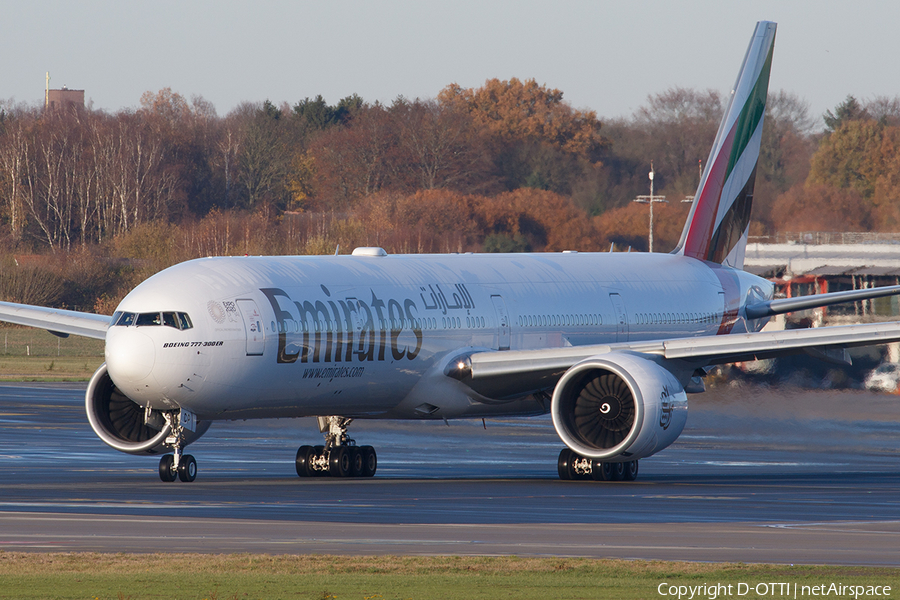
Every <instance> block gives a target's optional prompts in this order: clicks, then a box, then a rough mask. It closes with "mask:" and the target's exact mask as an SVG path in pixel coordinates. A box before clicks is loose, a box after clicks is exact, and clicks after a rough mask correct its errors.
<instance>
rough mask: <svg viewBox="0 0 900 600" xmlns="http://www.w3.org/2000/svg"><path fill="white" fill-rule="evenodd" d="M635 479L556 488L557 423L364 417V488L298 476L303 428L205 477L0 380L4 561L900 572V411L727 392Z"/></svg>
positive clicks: (70, 399) (232, 457) (276, 432)
mask: <svg viewBox="0 0 900 600" xmlns="http://www.w3.org/2000/svg"><path fill="white" fill-rule="evenodd" d="M689 412H690V416H689V418H688V427H687V429H686V430H685V432H684V434H682V437H681V438H680V439H679V441H678V442H676V444H675V445H673V446H672V447H671V448H669V449H667V450H665V451H663V452H662V453H660V454H658V455H656V456H654V457H651V458H649V459H644V460H642V461H641V465H640V466H641V472H640V475H639V478H638V480H637V481H635V482H631V483H627V482H616V483H597V482H593V481H560V480H559V479H557V477H556V457H557V454H558V452H559V450H560V448H561V447H562V446H561V443H560V442H559V440H558V438H557V436H556V434H555V432H554V431H553V426H552V424H551V422H550V419H549V417H541V418H536V419H510V420H503V421H487V423H486V425H487V428H486V429H485V428H483V426H482V424H481V422H480V421H478V422H451V424H450V426H449V427H447V426H445V425H444V424H443V423H428V422H377V421H375V422H365V421H356V422H354V423H353V425H352V426H351V434H352V435H353V437H355V438H356V439H357V441H358V442H359V443H360V444H370V445H373V446H375V448H376V449H377V451H378V460H379V462H378V473H377V474H376V476H375V477H374V478H372V479H366V480H340V479H329V478H321V479H319V478H316V479H301V478H298V477H297V476H296V473H295V471H294V466H293V458H294V454H295V452H296V449H297V447H298V446H299V445H300V444H303V443H311V444H315V443H320V439H321V438H320V437H319V433H318V430H317V428H316V426H315V423H314V421H313V420H312V419H299V420H279V421H247V422H228V423H215V424H214V425H213V427H212V428H211V429H210V430H209V432H208V433H207V434H206V436H204V437H203V438H202V439H201V440H200V441H198V442H196V443H195V444H193V445H191V446H190V448H189V450H188V451H189V452H190V453H191V454H193V455H194V456H195V457H196V458H197V462H198V465H199V475H198V478H197V480H196V481H195V482H193V483H190V484H185V483H181V482H175V483H169V484H167V483H163V482H161V481H159V479H158V476H157V462H158V459H157V458H152V457H146V458H145V457H134V456H129V455H126V454H121V453H119V452H116V451H114V450H112V449H110V448H108V447H107V446H105V445H104V444H103V443H102V442H100V441H99V439H97V438H96V436H95V435H94V433H93V432H92V431H91V429H90V426H89V425H88V423H87V418H86V417H85V414H84V385H76V384H32V385H28V384H7V385H0V550H34V551H38V550H40V551H81V550H90V551H103V552H119V551H126V552H157V551H178V552H267V553H310V552H315V553H353V554H379V553H381V554H383V553H389V554H517V555H555V556H591V557H619V558H645V559H678V560H700V561H720V560H727V561H745V562H779V563H832V564H871V565H900V543H898V541H900V452H898V448H897V446H898V443H897V442H898V437H900V436H898V434H900V398H898V397H897V396H886V395H880V394H872V393H867V392H859V391H833V392H823V391H803V390H799V389H797V388H782V389H776V388H772V389H767V388H760V387H751V388H732V387H720V388H718V389H716V390H714V391H711V392H707V393H706V394H703V395H699V396H692V397H691V406H690V411H689Z"/></svg>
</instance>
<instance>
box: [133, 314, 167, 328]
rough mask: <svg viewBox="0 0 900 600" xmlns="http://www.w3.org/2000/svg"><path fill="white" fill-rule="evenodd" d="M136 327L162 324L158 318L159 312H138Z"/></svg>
mask: <svg viewBox="0 0 900 600" xmlns="http://www.w3.org/2000/svg"><path fill="white" fill-rule="evenodd" d="M135 325H137V326H138V327H144V326H147V325H162V319H160V318H159V313H158V312H154V313H140V314H139V315H138V316H137V323H135Z"/></svg>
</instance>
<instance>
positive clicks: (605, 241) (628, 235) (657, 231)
mask: <svg viewBox="0 0 900 600" xmlns="http://www.w3.org/2000/svg"><path fill="white" fill-rule="evenodd" d="M690 207H691V205H690V204H689V203H686V202H685V203H682V202H675V203H666V204H654V205H653V251H654V252H669V251H670V250H672V249H673V248H675V246H676V245H677V244H678V240H679V239H681V231H682V229H684V223H685V221H686V220H687V215H688V212H689V211H690ZM594 224H595V227H596V228H597V230H598V232H599V233H600V235H601V239H600V240H599V241H600V243H601V244H602V245H603V246H605V248H608V247H609V244H610V243H612V242H614V243H615V244H616V246H617V248H618V249H620V250H624V249H625V248H622V245H630V246H632V248H633V249H634V250H642V251H643V250H647V247H648V244H649V242H648V235H649V233H650V208H649V207H648V206H647V205H646V204H639V203H636V202H632V203H630V204H628V205H626V206H623V207H621V208H614V209H611V210H608V211H606V212H605V213H603V214H602V215H600V216H597V217H594ZM605 248H604V249H605Z"/></svg>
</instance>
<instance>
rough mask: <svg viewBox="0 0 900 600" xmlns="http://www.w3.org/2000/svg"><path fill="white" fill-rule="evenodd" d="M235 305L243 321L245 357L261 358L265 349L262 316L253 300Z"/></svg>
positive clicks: (239, 301) (242, 301)
mask: <svg viewBox="0 0 900 600" xmlns="http://www.w3.org/2000/svg"><path fill="white" fill-rule="evenodd" d="M237 305H238V308H239V309H240V311H241V317H242V318H243V319H244V333H245V334H247V356H262V354H263V350H265V347H266V332H265V327H264V325H263V322H262V314H260V312H259V308H258V307H257V306H256V302H255V301H253V300H238V301H237Z"/></svg>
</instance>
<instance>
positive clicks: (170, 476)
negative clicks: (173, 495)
mask: <svg viewBox="0 0 900 600" xmlns="http://www.w3.org/2000/svg"><path fill="white" fill-rule="evenodd" d="M159 478H160V479H161V480H163V481H165V482H166V483H171V482H173V481H175V480H176V479H178V471H177V470H176V469H175V457H174V456H172V455H171V454H166V455H165V456H163V457H162V458H160V459H159Z"/></svg>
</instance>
